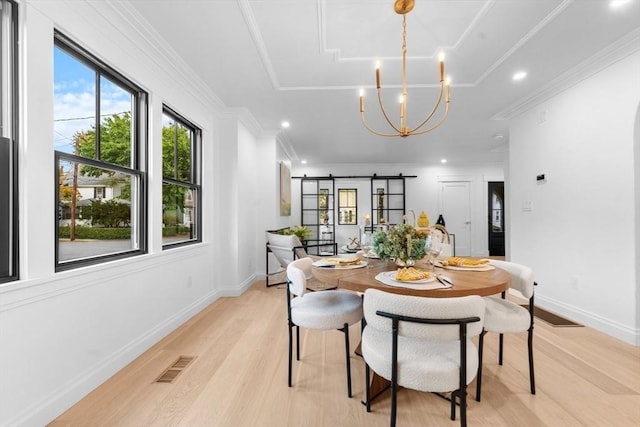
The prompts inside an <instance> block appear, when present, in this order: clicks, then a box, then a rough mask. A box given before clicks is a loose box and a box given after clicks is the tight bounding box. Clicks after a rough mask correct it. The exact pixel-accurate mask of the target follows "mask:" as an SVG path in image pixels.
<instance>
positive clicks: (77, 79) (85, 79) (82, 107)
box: [53, 47, 131, 153]
mask: <svg viewBox="0 0 640 427" xmlns="http://www.w3.org/2000/svg"><path fill="white" fill-rule="evenodd" d="M53 59H54V72H53V75H54V77H53V83H54V85H53V86H54V89H53V90H54V149H55V150H58V151H63V152H67V153H71V152H73V135H74V134H75V133H76V132H79V131H83V130H89V129H90V128H91V125H92V124H94V122H95V120H94V119H93V118H92V117H94V116H95V108H96V107H95V103H96V88H95V86H96V84H95V73H94V71H93V70H91V69H90V68H88V67H86V66H85V65H84V64H82V63H81V62H80V61H78V60H77V59H75V58H74V57H72V56H70V55H68V54H67V53H66V52H64V51H62V50H61V49H59V48H57V47H56V48H54V54H53ZM100 86H101V105H100V109H101V111H100V113H101V115H102V116H104V115H107V114H116V113H121V112H123V111H131V95H130V94H129V93H128V92H126V91H124V90H122V89H121V88H120V87H118V86H117V85H115V84H113V83H111V82H110V81H109V80H107V79H106V78H103V79H102V81H101V85H100Z"/></svg>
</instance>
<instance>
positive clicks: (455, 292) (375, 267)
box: [312, 258, 510, 298]
mask: <svg viewBox="0 0 640 427" xmlns="http://www.w3.org/2000/svg"><path fill="white" fill-rule="evenodd" d="M363 261H365V262H366V263H367V265H366V266H364V267H360V268H353V267H349V268H327V267H318V266H314V267H313V269H312V273H313V276H314V277H315V278H316V279H317V280H319V281H322V282H324V283H326V284H328V285H330V286H336V287H338V288H342V289H349V290H352V291H356V292H364V291H366V290H367V289H370V288H375V289H380V290H382V291H385V292H392V293H398V294H405V295H415V296H424V297H432V298H449V297H462V296H467V295H480V296H488V295H495V294H500V293H502V292H504V291H506V290H507V289H509V284H510V276H509V273H507V272H506V271H504V270H502V269H500V268H493V269H490V270H487V271H475V270H473V269H471V268H469V269H449V268H442V267H437V266H436V267H435V268H434V272H435V273H436V274H439V275H443V276H445V278H448V279H450V280H451V282H452V283H453V286H451V287H448V288H437V289H419V286H412V287H411V288H408V287H402V286H401V284H399V285H398V286H390V285H388V284H385V283H382V282H380V281H378V280H377V279H376V276H377V275H378V274H379V273H383V272H386V271H393V270H395V269H396V268H397V267H396V265H395V264H394V263H393V262H391V261H386V260H380V259H374V258H367V259H365V260H363ZM415 267H416V268H418V269H422V270H428V264H427V261H426V260H421V261H418V262H417V263H416V265H415ZM425 288H428V286H425Z"/></svg>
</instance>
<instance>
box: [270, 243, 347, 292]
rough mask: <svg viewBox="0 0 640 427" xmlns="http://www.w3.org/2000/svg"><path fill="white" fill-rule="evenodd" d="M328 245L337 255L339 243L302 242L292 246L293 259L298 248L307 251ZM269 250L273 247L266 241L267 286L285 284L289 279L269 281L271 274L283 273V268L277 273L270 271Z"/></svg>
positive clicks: (296, 254) (296, 256)
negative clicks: (275, 281) (310, 243)
mask: <svg viewBox="0 0 640 427" xmlns="http://www.w3.org/2000/svg"><path fill="white" fill-rule="evenodd" d="M327 246H331V247H332V248H333V255H337V253H338V244H337V243H335V242H334V243H318V244H313V245H308V244H302V245H300V246H294V247H292V248H291V251H292V252H293V259H297V258H298V252H297V250H298V249H302V250H304V251H305V252H306V251H307V249H308V248H320V247H327ZM269 252H271V248H270V247H269V242H267V243H266V249H265V259H264V261H265V270H264V271H265V281H266V286H267V288H270V287H271V286H277V285H284V284H285V283H287V281H286V280H285V281H283V282H277V283H269V276H272V275H274V274H277V273H282V271H283V270H280V271H278V272H276V273H269Z"/></svg>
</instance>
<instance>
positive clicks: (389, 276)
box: [382, 271, 436, 284]
mask: <svg viewBox="0 0 640 427" xmlns="http://www.w3.org/2000/svg"><path fill="white" fill-rule="evenodd" d="M382 274H383V275H384V276H385V277H386V278H387V279H391V280H393V281H394V282H398V283H413V284H416V283H431V282H435V281H436V278H435V276H434V275H433V274H432V275H431V277H429V278H428V279H420V280H396V272H395V271H385V272H384V273H382Z"/></svg>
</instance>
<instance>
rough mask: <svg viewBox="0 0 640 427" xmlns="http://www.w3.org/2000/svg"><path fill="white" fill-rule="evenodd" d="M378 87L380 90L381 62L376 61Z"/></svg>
mask: <svg viewBox="0 0 640 427" xmlns="http://www.w3.org/2000/svg"><path fill="white" fill-rule="evenodd" d="M376 86H377V87H378V89H380V61H376Z"/></svg>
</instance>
